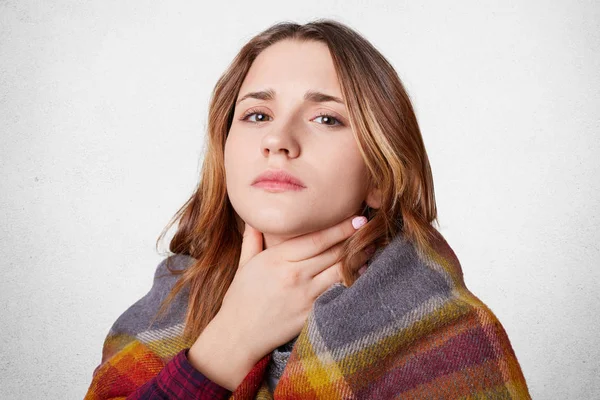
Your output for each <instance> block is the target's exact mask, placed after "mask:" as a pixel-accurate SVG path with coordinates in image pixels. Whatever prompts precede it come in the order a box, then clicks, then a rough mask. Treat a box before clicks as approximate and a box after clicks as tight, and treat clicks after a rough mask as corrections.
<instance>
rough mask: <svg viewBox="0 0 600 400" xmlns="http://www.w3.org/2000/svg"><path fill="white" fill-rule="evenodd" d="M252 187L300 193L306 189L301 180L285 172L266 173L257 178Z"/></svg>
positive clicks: (272, 171)
mask: <svg viewBox="0 0 600 400" xmlns="http://www.w3.org/2000/svg"><path fill="white" fill-rule="evenodd" d="M252 186H255V187H260V188H263V189H266V190H270V191H276V192H283V191H286V190H295V191H298V190H302V189H304V188H306V186H304V183H303V182H302V181H301V180H299V179H298V178H296V177H295V176H293V175H291V174H289V173H287V172H285V171H283V170H267V171H265V172H264V173H262V174H260V175H259V176H257V177H256V179H255V180H254V181H253V182H252Z"/></svg>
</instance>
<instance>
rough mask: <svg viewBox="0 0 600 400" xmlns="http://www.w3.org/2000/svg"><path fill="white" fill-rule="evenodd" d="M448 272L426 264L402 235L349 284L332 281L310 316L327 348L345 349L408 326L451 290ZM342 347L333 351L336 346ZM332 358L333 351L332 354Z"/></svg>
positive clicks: (341, 352) (331, 349)
mask: <svg viewBox="0 0 600 400" xmlns="http://www.w3.org/2000/svg"><path fill="white" fill-rule="evenodd" d="M451 290H452V288H451V287H450V284H449V282H448V277H447V276H445V275H443V273H442V272H441V271H438V270H435V269H434V268H431V267H430V266H429V265H427V264H426V263H425V262H424V261H423V260H422V259H421V258H419V256H418V255H417V253H416V249H415V248H414V245H413V244H411V243H410V242H409V241H407V240H406V239H405V238H404V236H403V235H397V236H395V237H394V238H393V239H392V241H391V242H390V243H389V244H388V245H387V246H385V247H384V248H381V249H379V250H378V251H377V252H376V253H375V254H374V255H373V257H372V259H371V263H370V265H369V267H368V268H367V270H366V272H365V273H364V274H363V275H362V276H360V278H358V279H357V280H356V282H354V284H353V285H352V286H350V287H348V288H346V287H345V286H344V285H342V284H341V283H340V284H335V285H333V286H332V287H331V288H330V289H328V290H327V291H326V292H324V293H323V294H322V295H321V296H319V297H318V298H317V299H316V300H315V303H314V309H313V311H312V312H313V316H314V321H315V323H316V326H317V327H318V330H319V335H320V336H321V337H322V340H323V344H324V345H325V346H326V348H327V350H328V351H329V352H330V354H337V355H336V357H342V358H343V357H344V355H345V352H346V351H351V349H350V348H349V347H347V346H350V347H352V346H353V344H355V343H358V342H359V341H360V340H361V339H364V338H365V337H367V336H368V335H369V334H373V332H378V331H380V330H381V329H382V328H384V327H387V330H389V332H390V333H392V332H394V331H397V330H398V329H400V328H403V327H405V326H408V325H409V324H411V323H413V322H414V321H416V320H418V319H419V318H420V317H421V316H422V315H425V314H427V313H429V312H430V311H431V309H432V308H434V307H438V306H439V305H440V304H442V303H444V302H446V301H447V300H448V299H449V298H450V296H451ZM342 348H346V350H345V351H339V352H336V351H335V350H336V349H342ZM334 358H335V357H334Z"/></svg>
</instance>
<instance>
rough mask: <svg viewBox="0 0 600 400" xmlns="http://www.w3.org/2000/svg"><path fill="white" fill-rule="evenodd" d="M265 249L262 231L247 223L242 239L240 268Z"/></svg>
mask: <svg viewBox="0 0 600 400" xmlns="http://www.w3.org/2000/svg"><path fill="white" fill-rule="evenodd" d="M261 251H263V235H262V232H260V231H259V230H257V229H255V228H253V227H252V226H250V225H248V223H246V225H245V228H244V236H243V239H242V250H241V253H240V263H239V266H238V270H239V269H241V268H242V267H243V266H244V265H245V264H246V263H247V262H248V261H249V260H250V259H251V258H252V257H254V256H255V255H257V254H258V253H260V252H261Z"/></svg>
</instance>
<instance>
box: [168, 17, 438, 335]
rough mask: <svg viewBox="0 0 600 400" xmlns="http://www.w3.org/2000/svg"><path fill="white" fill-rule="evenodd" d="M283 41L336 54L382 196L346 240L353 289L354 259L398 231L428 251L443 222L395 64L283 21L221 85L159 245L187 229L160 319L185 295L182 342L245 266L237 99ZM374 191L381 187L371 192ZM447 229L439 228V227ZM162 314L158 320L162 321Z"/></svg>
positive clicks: (366, 48) (354, 123)
mask: <svg viewBox="0 0 600 400" xmlns="http://www.w3.org/2000/svg"><path fill="white" fill-rule="evenodd" d="M284 39H293V40H300V41H309V40H313V41H319V42H322V43H325V44H326V45H327V46H328V48H329V51H330V54H331V57H332V59H333V64H334V66H335V70H336V72H337V75H338V79H339V84H340V86H341V90H342V94H343V97H344V100H345V102H346V106H347V109H348V112H349V119H350V126H351V128H352V132H353V134H354V137H355V139H356V142H357V144H358V147H359V149H360V152H361V154H362V156H363V159H364V161H365V164H366V166H367V169H368V171H369V173H370V176H369V177H368V184H369V185H374V187H376V188H378V189H380V190H381V194H382V202H381V207H380V208H378V209H371V208H369V207H366V204H365V203H364V202H363V205H364V206H365V209H364V210H363V214H366V216H367V217H368V219H369V222H368V223H367V225H366V226H364V227H363V228H361V230H359V231H357V233H356V234H354V235H353V236H352V237H351V238H349V239H347V240H346V241H345V242H344V247H343V253H342V255H341V257H340V259H339V260H338V261H340V260H341V261H342V264H343V266H342V269H341V274H342V277H343V280H344V283H345V284H346V286H350V285H352V284H353V283H354V282H355V281H356V279H357V278H358V276H359V275H358V272H357V271H356V270H354V269H353V268H352V267H350V263H349V261H350V260H351V259H352V258H354V257H355V256H356V255H357V254H358V253H359V252H360V251H363V250H364V249H365V248H366V247H367V246H368V245H370V244H375V246H376V247H381V246H385V245H387V244H388V243H389V242H390V241H391V239H392V238H393V237H394V236H395V235H396V234H398V233H401V234H403V235H405V237H406V238H407V239H408V240H410V241H411V242H413V243H414V244H415V246H416V248H417V249H419V250H424V249H425V247H428V246H429V241H430V240H431V239H432V237H433V235H435V231H436V229H435V228H434V227H433V226H432V223H433V222H434V221H435V222H437V209H436V204H435V196H434V190H433V178H432V174H431V169H430V165H429V160H428V157H427V153H426V151H425V146H424V143H423V139H422V137H421V132H420V129H419V125H418V123H417V119H416V116H415V113H414V110H413V107H412V105H411V102H410V99H409V97H408V94H407V93H406V90H405V89H404V86H403V85H402V82H401V81H400V79H399V77H398V75H397V74H396V71H395V70H394V68H393V67H392V65H391V64H390V63H389V62H388V61H387V60H386V59H385V58H384V57H383V55H382V54H381V53H380V52H379V51H378V50H377V49H376V48H375V47H374V46H373V45H372V44H371V43H369V41H367V40H366V39H365V38H364V37H362V36H361V35H360V34H359V33H358V32H356V31H354V30H352V29H351V28H349V27H348V26H346V25H344V24H342V23H340V22H338V21H334V20H330V19H319V20H315V21H312V22H309V23H306V24H303V25H301V24H297V23H294V22H287V21H286V22H280V23H277V24H275V25H273V26H271V27H269V28H268V29H266V30H264V31H263V32H261V33H259V34H258V35H256V36H255V37H253V38H252V39H251V40H250V41H249V42H248V43H247V44H246V45H244V47H242V49H241V50H240V52H239V53H238V54H237V56H236V57H235V58H234V60H233V62H232V63H231V64H230V65H229V67H228V68H227V70H226V71H225V73H224V74H223V75H222V76H221V78H220V79H219V80H218V82H217V84H216V86H215V88H214V90H213V92H212V97H211V101H210V108H209V118H208V127H207V130H208V131H207V144H206V146H205V155H204V160H203V164H202V169H201V176H200V180H199V183H198V185H197V188H196V190H195V191H194V193H193V194H192V195H191V197H190V198H189V199H188V200H187V201H186V202H185V204H184V205H183V206H182V207H181V208H180V209H179V211H178V212H177V213H176V214H175V215H174V216H173V218H172V219H171V221H170V222H169V223H168V224H167V226H166V227H165V229H164V230H163V232H162V233H161V235H160V236H159V238H158V240H157V246H158V243H159V242H160V241H161V240H162V238H163V237H164V235H165V233H166V232H167V230H168V229H169V228H170V227H171V226H172V225H173V224H174V223H175V222H177V221H179V224H178V227H177V231H176V233H175V235H174V237H173V239H172V240H171V242H170V245H169V250H170V251H171V252H172V253H175V254H186V255H189V256H191V257H193V258H194V259H195V261H194V262H193V264H192V265H190V266H189V267H188V268H187V269H184V270H171V268H169V270H171V271H172V273H174V274H180V275H181V277H180V278H179V279H178V281H177V283H176V284H175V286H174V287H173V289H172V290H171V292H170V293H169V295H168V296H167V298H166V299H165V301H163V304H162V306H161V309H160V311H159V314H160V313H162V312H164V310H165V309H166V306H167V305H168V304H169V303H170V302H171V301H172V300H173V298H174V297H175V295H176V294H177V293H178V292H179V291H180V290H181V289H182V288H184V287H189V301H188V308H187V314H186V320H185V331H184V335H187V336H188V337H189V338H191V339H192V340H195V338H197V337H198V336H199V335H200V333H201V332H202V330H203V329H204V328H205V327H206V325H208V323H209V322H210V321H211V320H212V319H213V317H214V316H215V315H216V314H217V312H218V311H219V308H220V307H221V302H222V300H223V297H224V296H225V293H226V292H227V290H228V288H229V286H230V284H231V282H232V280H233V278H234V276H235V273H236V270H237V267H238V263H239V257H240V251H241V244H242V233H243V232H242V231H241V229H240V225H239V217H238V216H237V214H236V212H235V211H234V209H233V207H232V205H231V203H230V201H229V198H228V196H227V191H226V182H225V167H224V147H225V140H226V138H227V134H228V132H229V128H230V126H231V122H232V118H233V114H234V105H235V100H236V98H237V96H238V94H239V89H240V87H241V85H242V82H243V80H244V78H245V76H246V74H247V72H248V70H249V69H250V66H251V64H252V62H253V61H254V60H255V59H256V57H257V56H258V55H259V54H260V53H261V52H262V51H263V50H264V49H265V48H267V47H268V46H270V45H272V44H274V43H276V42H278V41H280V40H284ZM370 187H373V186H370ZM438 225H439V223H438ZM157 315H158V314H157Z"/></svg>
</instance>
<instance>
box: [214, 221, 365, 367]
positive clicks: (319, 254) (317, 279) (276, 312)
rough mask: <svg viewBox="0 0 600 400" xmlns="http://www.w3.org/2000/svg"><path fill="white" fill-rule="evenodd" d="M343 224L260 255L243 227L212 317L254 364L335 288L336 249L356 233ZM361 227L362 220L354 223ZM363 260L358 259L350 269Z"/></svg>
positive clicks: (254, 236)
mask: <svg viewBox="0 0 600 400" xmlns="http://www.w3.org/2000/svg"><path fill="white" fill-rule="evenodd" d="M353 219H354V218H348V219H346V220H344V221H342V222H341V223H339V224H337V225H335V226H333V227H329V228H326V229H324V230H321V231H317V232H312V233H308V234H305V235H302V236H299V237H296V238H293V239H290V240H287V241H285V242H282V243H279V244H278V245H276V246H273V247H271V248H269V249H267V250H263V239H262V238H263V237H262V233H261V232H259V231H257V230H256V229H254V228H253V227H252V226H250V225H248V224H246V227H245V231H244V238H243V242H242V251H241V255H240V263H239V267H238V270H237V272H236V275H235V277H234V279H233V281H232V283H231V285H230V287H229V289H228V291H227V293H226V294H225V297H224V298H223V303H222V306H221V309H220V310H219V312H218V314H217V317H218V318H220V320H221V322H222V323H223V324H224V326H229V327H232V328H233V327H235V330H236V331H237V332H238V333H239V334H240V335H241V337H240V340H242V341H245V347H246V349H247V350H248V351H249V356H250V357H251V358H253V359H255V360H256V361H258V360H260V359H261V358H262V357H263V356H264V355H265V354H267V353H270V352H271V351H272V350H273V349H275V348H276V347H277V346H280V345H282V344H284V343H286V342H288V341H289V340H291V339H292V338H294V337H295V336H297V335H298V334H299V333H300V330H301V329H302V326H303V325H304V323H305V321H306V318H307V316H308V313H309V312H310V310H311V308H312V305H313V303H314V301H315V299H316V298H317V297H319V296H320V295H321V294H322V293H323V292H325V291H326V290H327V289H328V288H329V287H331V285H333V284H334V283H336V282H341V275H340V272H339V271H340V263H336V264H334V262H335V260H336V259H337V258H338V257H339V255H340V254H341V249H342V244H343V243H341V242H343V241H344V240H345V239H347V238H349V237H350V236H351V235H352V234H353V233H354V232H356V230H357V228H354V226H353V224H352V220H353ZM357 219H363V220H364V221H365V222H366V218H364V217H358V218H357ZM367 258H368V255H367V254H366V253H361V256H360V259H355V260H353V261H352V262H353V263H355V264H356V265H355V267H356V268H358V267H359V266H361V265H363V264H364V263H365V262H366V261H367Z"/></svg>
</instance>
